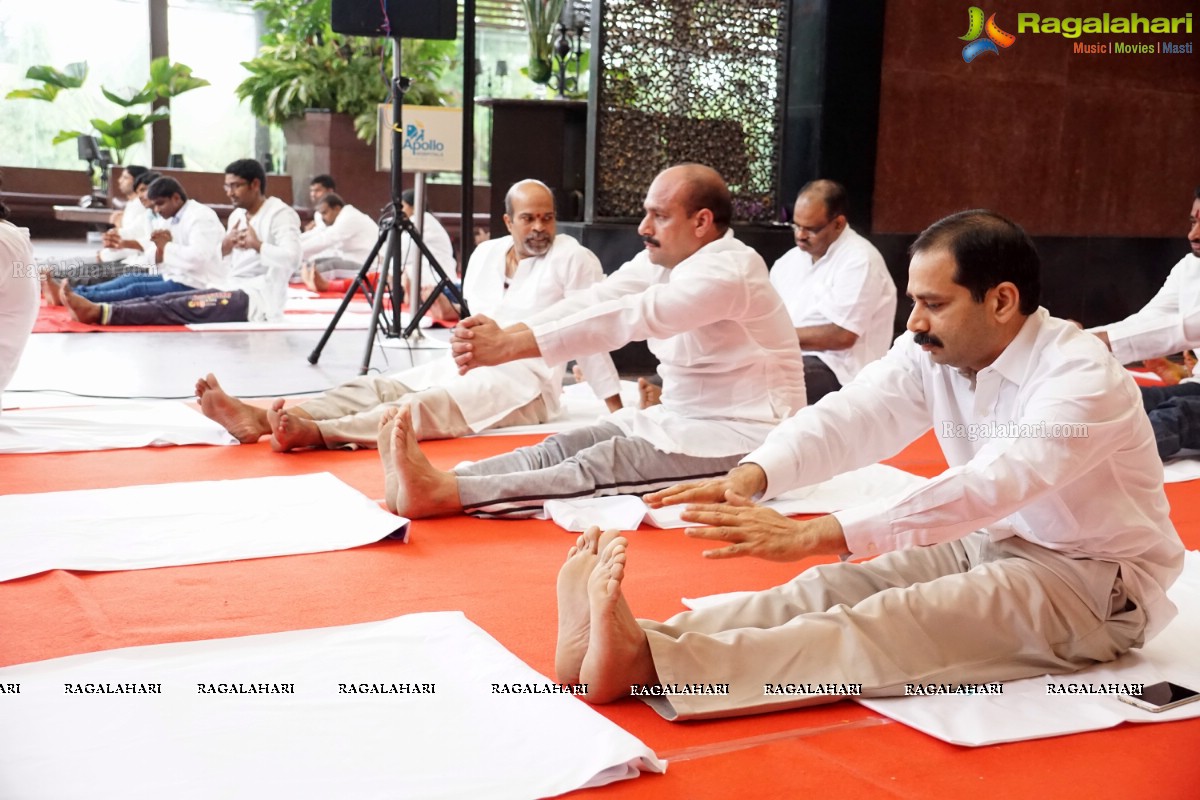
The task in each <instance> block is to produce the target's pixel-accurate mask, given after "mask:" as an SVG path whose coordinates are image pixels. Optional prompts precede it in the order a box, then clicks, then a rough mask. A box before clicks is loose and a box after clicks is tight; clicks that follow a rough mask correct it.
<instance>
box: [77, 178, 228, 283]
mask: <svg viewBox="0 0 1200 800" xmlns="http://www.w3.org/2000/svg"><path fill="white" fill-rule="evenodd" d="M146 197H147V198H148V199H149V200H150V205H151V206H152V207H153V208H154V211H155V213H156V214H158V216H159V218H160V219H161V220H163V223H162V225H161V227H159V228H157V229H155V230H153V231H151V232H150V234H149V237H148V238H149V245H150V246H152V247H154V248H155V252H154V262H155V263H156V264H157V265H158V272H157V274H154V275H140V274H133V273H130V274H127V275H122V276H120V277H119V278H114V279H113V280H111V281H107V282H105V283H97V284H94V285H92V286H79V287H76V288H75V290H74V291H75V294H76V295H78V296H79V297H80V298H83V299H86V300H90V301H92V302H93V303H115V302H118V301H121V300H134V299H138V298H148V297H153V296H155V295H162V294H170V293H172V292H187V291H191V290H193V289H210V288H213V287H214V286H216V285H217V284H218V283H220V282H221V281H222V280H224V279H225V277H226V275H227V274H228V273H227V270H226V269H225V267H224V266H223V265H222V263H221V254H220V243H221V234H222V230H221V220H220V219H218V217H217V214H216V212H215V211H213V210H212V209H211V208H209V207H208V206H206V205H204V204H203V203H199V202H197V201H195V200H191V199H189V198H188V196H187V192H185V191H184V189H183V186H181V185H180V184H179V181H177V180H175V179H174V178H168V177H162V178H158V179H157V180H156V181H154V183H152V184H150V185H149V186H148V187H147V188H146ZM65 283H66V281H64V282H63V283H60V284H59V288H60V289H61V288H63V286H64V285H65Z"/></svg>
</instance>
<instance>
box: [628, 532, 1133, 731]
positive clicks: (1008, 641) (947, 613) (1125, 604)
mask: <svg viewBox="0 0 1200 800" xmlns="http://www.w3.org/2000/svg"><path fill="white" fill-rule="evenodd" d="M1145 621H1146V618H1145V613H1144V612H1143V611H1142V610H1141V609H1140V608H1138V607H1137V605H1136V604H1135V603H1134V601H1133V600H1132V599H1131V598H1129V597H1128V596H1127V595H1126V593H1125V589H1124V584H1123V583H1122V581H1121V578H1120V568H1119V565H1118V564H1116V563H1114V562H1108V561H1097V560H1087V559H1071V558H1068V557H1066V556H1063V555H1060V554H1057V553H1054V552H1053V551H1050V550H1047V549H1045V548H1043V547H1038V546H1037V545H1034V544H1031V543H1029V542H1027V541H1025V540H1023V539H1019V538H1011V539H1005V540H1002V541H1000V542H995V543H993V542H992V541H991V540H990V539H989V538H988V536H987V535H986V534H983V533H974V534H971V535H970V536H968V537H966V538H964V539H961V540H958V541H955V542H947V543H943V544H939V545H934V546H931V547H923V548H910V549H907V550H901V551H896V552H893V553H888V554H885V555H883V556H880V557H879V558H876V559H874V560H871V561H867V562H864V563H851V562H843V563H837V564H829V565H824V566H820V567H814V568H812V569H809V570H806V571H805V572H804V573H802V574H801V575H799V576H798V577H796V578H795V579H793V580H791V581H789V582H788V583H786V584H783V585H781V586H777V587H775V588H773V589H768V590H767V591H764V592H756V593H754V594H752V595H750V596H748V597H746V598H744V599H741V600H736V601H731V602H729V603H725V604H722V605H719V606H714V607H711V608H708V609H702V610H697V611H689V612H685V613H682V614H678V615H676V616H675V617H672V618H671V619H669V620H667V621H666V622H664V623H656V622H650V621H647V620H639V623H640V624H641V626H642V628H643V629H644V630H645V631H646V636H647V639H648V640H649V644H650V650H651V653H652V654H653V657H654V664H655V667H656V668H657V670H658V676H659V681H660V682H661V683H663V684H674V683H679V684H697V683H702V684H717V683H727V684H729V695H728V696H719V695H687V696H680V695H676V696H673V697H670V698H667V700H666V701H664V700H658V699H656V700H655V701H653V702H652V704H653V705H654V707H655V708H656V710H658V711H659V712H660V713H662V714H663V715H664V716H666V717H668V718H672V719H673V718H702V717H717V716H728V715H732V714H750V713H759V712H765V711H776V710H779V709H782V708H790V707H795V706H804V705H813V704H817V703H823V702H831V701H833V700H838V699H841V698H840V697H839V696H828V695H822V694H807V695H783V696H781V695H772V694H768V693H767V692H766V691H765V689H764V686H765V685H766V684H788V683H793V684H817V683H820V684H829V683H835V684H861V686H862V694H863V695H864V696H874V697H878V696H889V695H903V694H904V693H905V684H909V683H921V684H928V683H952V684H959V683H990V682H994V681H1005V680H1013V679H1017V678H1027V677H1032V676H1036V675H1043V674H1047V673H1064V672H1073V671H1075V670H1078V669H1081V668H1082V667H1085V666H1088V665H1089V664H1092V663H1095V662H1101V661H1111V660H1112V659H1115V658H1116V657H1117V656H1119V655H1121V654H1122V653H1124V652H1125V651H1126V650H1128V649H1129V648H1131V647H1136V646H1139V645H1141V643H1142V641H1143V638H1142V635H1143V630H1144V628H1145Z"/></svg>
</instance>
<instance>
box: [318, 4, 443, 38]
mask: <svg viewBox="0 0 1200 800" xmlns="http://www.w3.org/2000/svg"><path fill="white" fill-rule="evenodd" d="M386 4H387V22H388V25H387V26H385V25H384V19H383V5H384V0H333V14H332V18H331V20H330V22H331V24H332V25H333V29H334V30H335V31H337V32H338V33H346V34H350V35H351V36H389V35H390V36H392V37H394V38H397V39H457V38H458V2H457V0H387V2H386ZM389 30H390V33H389Z"/></svg>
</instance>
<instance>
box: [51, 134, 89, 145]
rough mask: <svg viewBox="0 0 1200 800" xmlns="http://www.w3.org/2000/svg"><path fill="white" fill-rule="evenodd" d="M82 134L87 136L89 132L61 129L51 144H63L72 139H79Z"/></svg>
mask: <svg viewBox="0 0 1200 800" xmlns="http://www.w3.org/2000/svg"><path fill="white" fill-rule="evenodd" d="M80 136H87V134H86V133H84V132H83V131H59V132H58V135H57V136H55V137H54V138H53V139H52V140H51V141H50V144H62V143H63V142H69V141H71V140H72V139H78V138H79V137H80Z"/></svg>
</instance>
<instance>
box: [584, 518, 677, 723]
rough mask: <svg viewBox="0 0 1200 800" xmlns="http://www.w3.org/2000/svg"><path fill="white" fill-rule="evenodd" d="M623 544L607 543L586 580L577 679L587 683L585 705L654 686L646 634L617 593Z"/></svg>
mask: <svg viewBox="0 0 1200 800" xmlns="http://www.w3.org/2000/svg"><path fill="white" fill-rule="evenodd" d="M627 544H628V542H627V541H626V539H625V537H623V536H618V537H616V538H615V539H613V540H612V541H610V542H609V543H608V544H607V545H606V546H605V547H604V548H603V549H602V550H601V551H600V558H599V561H598V562H597V563H596V567H595V569H593V570H592V574H591V575H590V576H588V602H589V604H590V617H589V625H590V630H589V631H588V646H587V653H586V654H584V656H583V663H582V664H580V667H579V680H580V682H581V683H585V684H587V687H588V691H587V694H586V695H585V699H586V700H587V701H588V702H589V703H609V702H612V701H613V700H617V699H620V698H622V697H627V696H628V695H629V687H630V686H633V685H637V684H656V683H658V673H657V672H656V671H655V669H654V659H653V658H652V656H651V654H650V644H649V642H647V641H646V632H645V631H643V630H642V628H641V626H640V625H638V624H637V620H636V619H634V616H633V612H632V611H630V610H629V605H628V604H627V603H626V602H625V596H624V595H623V594H622V593H621V580H622V579H623V578H624V577H625V547H626V545H627Z"/></svg>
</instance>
